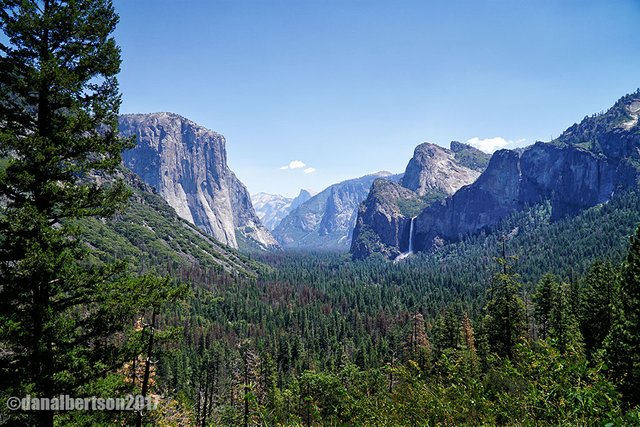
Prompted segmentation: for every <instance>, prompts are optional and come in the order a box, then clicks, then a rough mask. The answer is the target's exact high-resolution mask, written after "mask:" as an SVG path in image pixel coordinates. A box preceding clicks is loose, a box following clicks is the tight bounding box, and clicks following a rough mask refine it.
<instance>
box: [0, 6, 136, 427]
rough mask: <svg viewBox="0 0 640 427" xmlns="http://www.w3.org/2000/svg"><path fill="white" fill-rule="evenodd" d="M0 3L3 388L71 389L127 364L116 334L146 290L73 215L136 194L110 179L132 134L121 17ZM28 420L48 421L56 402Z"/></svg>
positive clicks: (106, 10)
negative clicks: (123, 87) (123, 79)
mask: <svg viewBox="0 0 640 427" xmlns="http://www.w3.org/2000/svg"><path fill="white" fill-rule="evenodd" d="M0 5H1V6H2V7H1V8H0V29H1V30H2V34H3V37H2V43H0V70H1V72H0V158H2V159H3V161H2V163H3V166H1V167H0V200H1V201H0V206H1V209H2V210H1V211H0V242H1V245H0V283H1V284H2V286H0V340H1V341H2V342H3V343H4V344H3V345H5V344H6V345H7V347H6V348H5V349H3V351H2V352H0V353H1V354H0V358H2V360H1V361H0V365H1V366H2V367H1V368H0V369H2V372H1V373H2V375H1V378H2V380H1V381H2V384H1V387H0V388H1V389H2V390H8V391H10V392H11V393H14V395H18V396H20V395H24V394H26V392H27V391H29V392H30V393H31V394H32V395H35V396H54V395H57V394H60V393H66V394H74V392H76V391H78V390H79V388H80V387H85V388H86V385H87V384H88V383H89V382H90V381H91V380H92V379H95V378H98V377H104V376H106V375H107V374H108V373H109V372H113V370H114V369H115V368H116V367H118V366H119V365H120V363H121V362H122V355H121V354H120V351H121V347H119V346H118V345H117V344H116V342H115V341H114V340H113V339H111V337H112V336H113V335H114V334H115V333H117V332H120V331H122V330H123V329H124V328H125V326H126V325H128V324H130V323H131V322H132V318H133V314H134V313H135V312H136V310H137V309H138V308H139V307H137V306H136V303H135V302H136V295H137V296H141V295H142V294H144V290H141V289H140V288H137V287H136V285H135V283H134V282H133V281H132V280H130V278H129V277H128V275H127V274H126V273H125V270H124V268H123V266H122V265H118V264H114V265H102V264H97V263H95V262H92V261H91V258H90V257H88V256H87V253H88V248H87V247H86V246H85V245H83V244H82V243H81V242H80V241H79V240H78V239H77V238H76V236H77V235H78V228H77V221H75V220H77V219H79V218H83V217H87V216H102V217H108V216H110V215H112V214H113V213H114V212H115V211H116V210H117V209H118V208H119V207H121V206H122V204H123V202H124V201H126V200H127V198H128V192H127V191H126V190H125V186H124V184H123V183H122V182H118V181H114V180H111V179H105V178H108V175H109V174H111V173H112V172H114V171H115V169H116V167H117V166H118V165H119V164H120V162H121V157H120V153H121V151H122V150H123V149H124V148H125V147H127V146H128V144H129V141H127V140H124V139H121V138H120V137H118V135H117V114H118V108H119V105H120V95H119V92H118V84H117V80H116V77H115V76H116V74H117V73H118V71H119V67H120V52H119V49H118V47H117V46H116V43H115V41H114V39H113V38H112V37H110V34H111V33H112V32H113V30H114V28H115V26H116V23H117V22H118V17H117V15H116V14H115V12H114V9H113V6H112V4H111V1H108V0H77V1H62V0H42V1H35V0H31V1H30V0H3V1H1V2H0ZM98 176H99V177H100V179H97V177H98ZM108 182H112V183H113V184H111V185H110V184H107V183H108ZM28 423H29V424H31V425H33V424H37V425H41V426H51V425H53V412H50V411H40V412H38V413H37V414H36V415H35V418H34V419H33V420H31V421H28Z"/></svg>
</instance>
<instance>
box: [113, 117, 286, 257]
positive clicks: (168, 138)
mask: <svg viewBox="0 0 640 427" xmlns="http://www.w3.org/2000/svg"><path fill="white" fill-rule="evenodd" d="M119 128H120V132H121V133H122V134H123V135H125V136H134V137H136V146H135V148H133V149H131V150H127V151H125V152H124V153H123V160H124V163H125V166H127V167H128V168H129V169H131V170H132V171H133V172H135V173H136V174H138V175H139V176H140V177H141V178H142V179H143V180H144V182H146V183H147V184H149V185H151V186H153V187H154V188H156V189H157V191H158V193H159V194H160V195H161V196H162V197H163V198H164V199H165V200H166V201H167V203H168V204H169V205H170V206H171V207H172V208H174V209H175V211H176V212H177V213H178V215H179V216H180V217H182V218H184V219H186V220H187V221H189V222H191V223H193V224H195V225H196V226H198V227H199V228H201V229H202V230H203V231H204V232H206V233H207V234H209V235H211V236H213V237H214V238H216V239H217V240H219V241H221V242H223V243H225V244H227V245H229V246H231V247H233V248H238V247H239V241H240V242H242V243H244V244H246V245H247V246H250V247H258V248H261V249H269V248H274V247H277V246H278V244H277V242H276V240H275V239H274V238H273V236H272V235H271V233H270V232H269V230H267V229H266V228H265V227H264V226H263V225H262V223H261V222H260V220H259V219H258V216H257V215H256V213H255V211H254V209H253V206H252V204H251V199H250V197H249V193H248V191H247V189H246V187H245V186H244V185H243V184H242V183H241V182H240V180H238V178H237V177H236V176H235V175H234V173H233V172H232V171H231V170H230V169H229V167H228V166H227V153H226V149H225V139H224V137H223V136H222V135H220V134H218V133H216V132H213V131H210V130H208V129H205V128H203V127H202V126H199V125H197V124H195V123H194V122H192V121H190V120H188V119H186V118H184V117H182V116H179V115H177V114H173V113H154V114H128V115H123V116H121V117H120V120H119Z"/></svg>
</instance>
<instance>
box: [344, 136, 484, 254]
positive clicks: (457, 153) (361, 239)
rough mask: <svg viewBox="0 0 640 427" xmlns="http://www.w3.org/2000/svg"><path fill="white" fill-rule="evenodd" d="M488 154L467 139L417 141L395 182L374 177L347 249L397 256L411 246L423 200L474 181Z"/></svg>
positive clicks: (430, 200) (442, 195) (426, 201)
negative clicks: (447, 145)
mask: <svg viewBox="0 0 640 427" xmlns="http://www.w3.org/2000/svg"><path fill="white" fill-rule="evenodd" d="M488 159H489V155H488V154H485V153H483V152H481V151H479V150H477V149H475V148H473V147H471V146H469V145H466V144H462V143H459V142H455V141H454V142H452V143H451V149H449V150H448V149H446V148H443V147H440V146H438V145H435V144H430V143H423V144H420V145H418V146H417V147H416V148H415V150H414V153H413V157H412V158H411V160H409V163H408V165H407V168H406V170H405V173H404V175H403V176H402V179H401V180H400V182H399V183H395V182H389V181H385V180H383V179H378V180H376V181H374V183H373V185H372V186H371V190H370V191H369V195H368V196H367V198H366V200H365V201H364V202H363V203H362V204H361V205H360V208H359V209H358V217H357V220H356V224H355V228H354V231H353V239H352V243H351V253H352V255H353V257H354V258H356V259H358V258H365V257H367V256H369V255H371V254H373V253H382V254H383V255H384V256H385V257H387V258H391V259H393V258H396V257H397V256H399V255H400V254H401V253H403V252H407V251H409V250H410V249H409V234H410V229H411V219H412V218H413V217H415V216H417V215H418V214H419V213H420V212H421V211H422V210H423V209H425V207H426V206H428V205H429V204H431V203H434V202H435V201H437V200H442V199H444V198H445V197H447V196H449V195H451V194H453V193H455V192H456V191H457V190H458V189H460V188H461V187H463V186H465V185H468V184H471V183H472V182H474V181H475V180H476V179H477V178H478V176H479V175H480V173H481V171H482V170H483V169H484V168H485V167H486V165H487V162H488Z"/></svg>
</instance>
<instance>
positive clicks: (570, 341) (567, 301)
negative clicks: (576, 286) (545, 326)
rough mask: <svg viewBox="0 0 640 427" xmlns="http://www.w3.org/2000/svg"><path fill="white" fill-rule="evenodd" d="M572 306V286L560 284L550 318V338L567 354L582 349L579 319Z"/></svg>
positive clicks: (555, 293) (555, 294) (554, 297)
mask: <svg viewBox="0 0 640 427" xmlns="http://www.w3.org/2000/svg"><path fill="white" fill-rule="evenodd" d="M572 306H573V305H572V304H571V285H569V284H567V283H562V284H558V286H557V287H555V292H554V295H553V299H552V306H551V313H550V316H549V338H551V339H552V340H553V341H554V342H555V344H556V347H557V348H558V350H559V351H560V353H565V352H566V351H567V350H569V348H572V349H574V350H575V349H579V348H581V347H582V345H581V344H582V336H581V334H580V330H579V324H578V318H577V314H576V313H575V312H574V311H573V310H572Z"/></svg>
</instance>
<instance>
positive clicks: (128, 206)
mask: <svg viewBox="0 0 640 427" xmlns="http://www.w3.org/2000/svg"><path fill="white" fill-rule="evenodd" d="M0 5H1V6H2V8H1V12H0V30H2V38H1V39H0V71H1V74H0V400H1V401H2V408H1V409H0V425H3V424H4V425H10V426H43V427H51V426H125V425H136V426H143V425H145V426H156V425H157V426H198V427H207V426H309V427H310V426H431V425H444V426H457V425H554V426H555V425H602V426H614V425H620V426H623V425H624V426H626V425H640V407H639V406H638V405H640V228H639V225H640V193H639V192H638V191H637V188H625V189H623V191H616V192H614V193H613V194H612V195H611V196H610V197H609V198H608V199H607V201H606V202H604V203H598V204H597V205H595V206H593V207H590V208H589V209H585V210H582V211H580V212H579V213H578V214H576V215H573V216H566V217H564V218H561V219H560V218H554V217H553V212H552V204H551V202H550V201H543V202H541V203H536V204H533V205H531V206H527V208H526V209H524V210H521V211H518V212H516V213H513V214H512V215H508V216H507V217H506V218H505V219H504V220H503V221H501V222H500V223H499V224H498V225H497V226H495V227H487V228H486V229H484V230H483V231H482V232H480V233H476V234H472V235H468V236H463V238H461V239H459V240H457V241H450V242H443V244H442V245H440V246H439V247H437V248H434V249H433V250H432V251H421V252H418V253H411V254H409V256H407V257H406V258H404V259H402V260H400V261H398V262H393V261H390V260H388V259H386V258H385V257H383V256H382V255H379V254H378V255H375V254H374V255H373V256H371V257H369V258H367V259H364V260H354V259H353V258H352V256H351V255H350V254H347V253H343V252H331V251H324V252H322V251H318V252H308V251H307V252H293V251H281V250H270V251H267V250H262V251H261V250H255V251H244V252H242V251H240V250H239V249H237V248H234V247H232V245H231V243H233V242H236V239H235V236H234V238H233V239H230V240H229V242H228V243H229V244H225V243H222V242H221V241H219V240H217V239H215V238H214V237H213V236H212V235H210V234H207V233H205V232H204V231H203V230H202V229H200V228H198V227H197V226H196V225H194V224H193V221H187V220H185V219H184V218H182V217H180V216H179V215H178V214H177V212H176V210H175V209H173V208H172V207H171V206H170V205H169V204H168V203H167V201H166V200H164V199H163V198H162V197H160V195H159V194H158V193H157V191H156V190H155V189H153V188H151V186H149V185H147V184H145V183H144V182H142V181H141V179H140V178H138V177H136V176H135V175H134V174H133V173H132V172H130V171H128V170H126V169H125V168H124V165H123V163H122V153H123V152H125V151H126V150H128V149H131V148H132V147H133V146H134V145H135V142H136V141H135V137H132V138H125V137H123V136H122V135H121V134H120V132H119V131H118V114H119V108H120V104H121V93H120V91H119V87H118V81H117V78H116V76H117V74H118V73H119V71H120V66H121V57H120V56H121V52H120V49H119V48H118V46H117V44H116V41H115V39H114V38H113V36H112V33H113V31H114V30H115V28H116V25H117V23H118V15H117V14H116V11H115V10H114V7H113V5H112V3H111V2H110V1H107V0H78V1H62V0H44V1H26V0H25V1H22V0H20V1H18V0H4V1H0ZM639 108H640V107H639ZM634 111H635V112H637V110H634ZM620 114H621V116H620V117H618V118H617V119H620V120H627V119H628V117H627V116H624V117H623V113H620ZM625 114H626V113H625ZM594 120H595V119H594ZM635 120H636V122H634V123H632V122H624V123H623V124H624V126H627V124H628V123H631V125H629V126H630V127H629V129H632V128H633V126H636V125H637V117H636V119H635ZM617 125H619V123H618V124H617ZM598 126H600V127H602V126H604V125H600V124H598ZM598 126H596V127H598ZM629 129H626V131H629ZM636 132H637V131H636ZM635 135H636V136H637V133H636V134H635ZM624 136H625V137H626V136H628V135H627V134H625V135H624ZM632 136H633V135H632ZM629 140H631V137H629ZM584 142H585V141H582V140H581V142H580V144H582V143H584ZM591 142H592V141H591ZM591 142H590V143H589V144H586V145H589V147H591V145H594V146H595V145H597V144H595V143H593V144H592V143H591ZM632 142H633V141H632ZM589 147H587V148H589ZM587 148H585V149H587ZM600 148H602V147H600ZM606 148H610V147H608V146H607V147H606ZM636 151H637V150H636ZM591 154H593V153H591ZM593 158H595V155H594V157H593ZM628 163H629V164H626V163H625V167H627V166H628V167H629V169H625V171H626V170H631V169H632V168H633V167H636V166H637V165H636V164H634V163H633V162H632V161H629V162H628ZM310 169H313V168H310ZM312 172H313V171H312ZM478 173H480V172H478ZM202 186H203V187H204V186H205V185H204V184H202ZM635 187H637V183H636V186H635ZM235 188H236V189H237V188H240V189H242V188H244V187H241V186H240V184H237V187H235ZM245 190H246V189H245ZM248 203H250V201H249V202H248ZM251 209H253V208H251ZM251 209H250V210H249V211H250V212H251ZM254 214H255V212H254ZM254 216H255V215H254ZM251 221H253V219H252V218H251ZM410 223H411V225H413V217H412V219H411V220H410ZM253 224H254V225H255V223H253ZM257 227H258V226H257V225H256V227H254V228H252V227H250V226H246V225H243V226H242V227H240V229H241V230H244V231H246V235H243V236H238V239H237V240H241V239H242V238H246V239H248V238H249V237H250V236H252V235H256V234H259V233H257V232H258V231H260V232H262V230H261V229H260V230H258V229H257ZM235 231H237V229H236V230H235ZM251 233H254V234H251ZM265 233H266V232H265ZM410 233H411V232H410ZM267 234H268V233H266V234H265V235H267ZM247 236H249V237H247ZM274 242H275V240H274ZM267 246H268V245H267ZM273 246H277V244H274V245H273ZM262 249H264V247H262ZM55 396H72V397H74V398H80V399H82V398H86V399H89V400H91V399H95V398H114V397H122V396H137V397H141V398H142V399H143V400H144V402H147V401H152V402H153V405H144V406H136V407H135V408H129V409H133V410H68V409H67V410H65V409H56V408H52V407H46V408H35V407H30V409H25V408H24V406H25V405H23V404H22V403H20V402H22V401H23V399H27V401H29V399H30V398H35V399H38V398H53V397H55ZM16 399H17V400H16ZM149 399H150V400H149ZM5 402H6V405H5ZM16 402H17V406H13V405H14V403H16ZM27 406H29V405H27Z"/></svg>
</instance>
